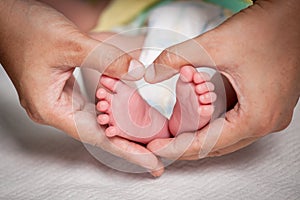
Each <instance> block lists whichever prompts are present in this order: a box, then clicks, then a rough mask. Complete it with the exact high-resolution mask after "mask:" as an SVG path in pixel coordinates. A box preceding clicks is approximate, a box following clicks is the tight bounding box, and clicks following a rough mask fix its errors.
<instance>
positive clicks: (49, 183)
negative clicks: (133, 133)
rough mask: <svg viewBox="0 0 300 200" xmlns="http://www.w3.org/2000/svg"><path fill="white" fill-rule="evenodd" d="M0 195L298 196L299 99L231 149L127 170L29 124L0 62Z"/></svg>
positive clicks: (190, 199)
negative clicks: (156, 172) (276, 126)
mask: <svg viewBox="0 0 300 200" xmlns="http://www.w3.org/2000/svg"><path fill="white" fill-rule="evenodd" d="M0 80H1V84H0V146H1V151H0V160H1V162H0V199H3V200H6V199H14V200H23V199H30V200H32V199H33V200H40V199H43V200H50V199H51V200H52V199H64V200H77V199H78V200H81V199H90V200H94V199H95V200H99V199H101V200H114V199H116V200H117V199H124V200H127V199H128V200H129V199H137V200H139V199H141V200H144V199H162V200H167V199H182V200H199V199H208V200H219V199H220V200H232V199H243V200H253V199H264V200H282V199H291V200H293V199H295V200H298V199H300V192H299V187H300V185H299V184H300V152H299V149H300V134H299V130H300V123H299V121H300V104H299V103H298V106H297V107H296V108H295V113H294V116H293V121H292V123H291V124H290V126H289V127H288V128H287V129H286V130H284V131H281V132H279V133H275V134H271V135H268V136H266V137H264V138H262V139H261V140H259V141H258V142H256V143H254V144H252V145H251V146H249V147H247V148H244V149H242V150H240V151H238V152H235V153H232V154H230V155H227V156H222V157H218V158H209V159H203V160H199V161H177V162H175V163H174V164H172V165H171V166H169V167H168V168H167V169H166V172H165V174H164V175H163V176H162V177H160V178H158V179H154V178H151V177H150V175H149V174H126V173H122V172H118V171H115V170H113V169H110V168H108V167H106V166H105V165H103V164H101V163H99V162H98V161H97V160H95V159H94V158H93V157H92V156H91V155H90V154H89V153H88V151H87V150H86V149H85V148H84V146H83V145H82V144H81V143H80V142H77V141H75V140H73V139H71V138H69V137H67V136H65V134H63V133H62V132H60V131H58V130H56V129H53V128H50V127H46V126H42V125H37V124H34V123H33V122H31V121H30V119H29V118H28V117H27V115H26V113H25V112H24V110H23V109H22V108H21V107H20V104H19V102H18V97H17V94H16V92H15V89H14V88H13V86H12V84H11V82H10V80H9V79H8V77H7V75H6V74H5V72H4V70H3V68H2V67H1V66H0Z"/></svg>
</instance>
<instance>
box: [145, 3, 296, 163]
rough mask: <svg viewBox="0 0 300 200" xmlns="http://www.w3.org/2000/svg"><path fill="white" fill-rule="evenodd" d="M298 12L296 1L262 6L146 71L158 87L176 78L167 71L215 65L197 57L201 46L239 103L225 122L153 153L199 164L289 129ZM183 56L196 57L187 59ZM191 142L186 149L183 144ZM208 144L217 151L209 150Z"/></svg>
mask: <svg viewBox="0 0 300 200" xmlns="http://www.w3.org/2000/svg"><path fill="white" fill-rule="evenodd" d="M299 9H300V6H299V3H298V2H297V1H294V0H289V1H285V2H282V1H276V0H274V1H263V0H262V1H257V3H255V4H254V5H253V6H251V7H250V8H248V9H246V10H244V11H242V12H240V13H238V14H237V15H235V16H233V17H232V18H230V19H229V20H228V21H226V22H225V23H223V24H222V25H221V26H219V27H218V28H216V29H214V30H212V31H210V32H208V33H206V34H204V35H201V36H199V37H197V38H195V39H194V40H191V41H187V42H184V43H181V44H178V45H175V46H173V47H170V48H169V49H167V50H165V51H164V52H163V53H162V54H161V55H160V56H159V57H158V58H157V59H156V61H155V62H154V66H153V68H150V69H149V70H147V71H146V75H145V77H146V79H147V80H148V82H152V83H153V82H158V81H160V80H163V79H166V78H168V77H169V76H171V75H172V73H174V72H171V71H170V73H161V71H162V70H161V69H162V66H166V67H165V69H167V68H168V67H172V68H173V69H175V71H178V70H179V69H180V68H181V67H182V66H185V65H191V64H193V66H195V67H199V66H211V62H210V61H209V59H208V58H206V57H205V56H201V55H200V54H199V55H198V56H197V55H196V54H197V52H195V51H193V49H192V48H189V47H191V46H192V45H190V44H193V43H195V42H196V43H197V44H199V45H200V46H202V47H203V48H204V49H205V50H206V52H207V53H208V54H209V55H210V57H211V58H212V60H213V61H214V62H215V65H216V67H217V70H219V72H220V73H222V74H223V75H224V76H225V77H227V78H228V80H229V81H230V83H231V84H232V86H233V88H234V90H235V92H236V94H237V100H238V102H237V103H236V105H235V106H234V108H233V109H232V110H229V111H227V112H226V114H225V118H224V119H221V118H219V119H216V120H215V121H213V122H211V123H210V124H209V125H208V126H206V127H205V128H204V129H202V130H200V131H196V133H183V134H181V135H179V136H178V137H176V138H170V139H157V140H154V141H152V142H151V143H149V144H148V148H149V149H150V150H151V151H152V152H155V154H157V155H159V156H162V157H167V158H170V159H176V158H178V157H179V159H184V160H195V159H199V158H200V157H205V156H220V155H224V154H228V153H231V152H234V151H236V150H239V149H241V148H243V147H245V146H247V145H249V144H251V143H253V142H254V141H256V140H258V139H259V138H261V137H263V136H265V135H267V134H269V133H272V132H276V131H280V130H282V129H284V128H286V127H287V126H288V125H289V123H290V121H291V119H292V116H293V110H294V107H295V105H296V104H297V101H298V99H299V96H300V57H299V55H300V46H299V44H300V27H299V24H298V23H299V21H300V18H299V15H298V14H297V12H298V11H297V10H299ZM183 54H184V55H187V56H188V55H189V54H195V55H196V56H191V57H190V58H189V59H183V58H182V55H183ZM184 57H185V56H184ZM188 60H192V62H190V61H188ZM165 71H166V70H165ZM218 131H221V132H220V134H219V133H217V132H218ZM191 138H192V139H193V141H192V143H191V145H190V146H189V147H188V148H187V149H186V145H183V144H184V143H185V141H187V140H190V139H191ZM211 140H216V141H211ZM207 143H210V144H213V147H212V148H211V149H205V147H208V146H209V145H206V144H207Z"/></svg>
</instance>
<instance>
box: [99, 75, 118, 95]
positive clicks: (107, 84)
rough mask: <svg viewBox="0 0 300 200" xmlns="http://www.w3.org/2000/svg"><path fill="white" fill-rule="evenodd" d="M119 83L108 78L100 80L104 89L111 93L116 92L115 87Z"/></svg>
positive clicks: (103, 77)
mask: <svg viewBox="0 0 300 200" xmlns="http://www.w3.org/2000/svg"><path fill="white" fill-rule="evenodd" d="M118 82H119V80H117V79H114V78H111V77H108V76H102V77H101V78H100V83H101V84H102V85H103V86H104V87H106V88H107V89H108V90H110V91H111V92H115V91H116V85H117V83H118Z"/></svg>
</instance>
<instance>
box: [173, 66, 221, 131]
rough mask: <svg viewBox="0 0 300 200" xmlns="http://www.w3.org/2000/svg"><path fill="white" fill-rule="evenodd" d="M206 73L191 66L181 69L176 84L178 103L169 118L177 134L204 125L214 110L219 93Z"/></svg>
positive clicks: (197, 128)
mask: <svg viewBox="0 0 300 200" xmlns="http://www.w3.org/2000/svg"><path fill="white" fill-rule="evenodd" d="M209 81H210V77H209V75H208V74H206V73H202V72H197V71H196V69H194V68H193V67H191V66H185V67H183V68H182V69H181V70H180V76H179V79H178V81H177V85H176V104H175V106H174V110H173V114H172V116H171V118H170V120H169V130H170V132H171V133H172V134H173V135H174V136H176V135H177V134H180V133H183V132H189V131H195V130H199V129H201V128H202V127H204V126H205V125H206V124H207V123H208V122H209V121H210V118H211V115H212V113H213V111H214V107H213V105H212V103H213V102H214V101H215V100H216V98H217V95H216V94H215V93H214V92H212V91H213V90H214V85H213V84H212V83H211V82H209Z"/></svg>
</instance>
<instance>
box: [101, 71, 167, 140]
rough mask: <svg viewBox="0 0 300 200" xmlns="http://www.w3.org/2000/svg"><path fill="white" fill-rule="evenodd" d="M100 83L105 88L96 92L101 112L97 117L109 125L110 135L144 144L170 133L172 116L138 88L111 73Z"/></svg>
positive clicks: (106, 130) (107, 134) (102, 123)
mask: <svg viewBox="0 0 300 200" xmlns="http://www.w3.org/2000/svg"><path fill="white" fill-rule="evenodd" d="M100 85H101V86H102V88H99V89H98V90H97V92H96V97H97V98H98V99H99V101H98V103H97V106H96V108H97V110H98V111H99V112H100V113H101V114H99V115H98V117H97V121H98V123H99V124H100V125H106V126H107V128H106V129H105V133H106V136H107V137H114V136H120V137H123V138H126V139H129V140H132V141H135V142H140V143H144V144H146V143H148V142H150V141H151V140H153V139H155V138H168V137H170V134H169V130H168V120H167V119H166V118H165V117H164V116H163V115H161V114H160V113H159V112H158V111H157V110H155V109H154V108H152V107H151V106H149V105H148V104H147V103H146V102H145V101H144V99H143V98H142V97H141V96H140V95H139V93H138V91H137V90H136V89H135V88H132V87H130V86H128V85H126V84H125V83H124V82H122V81H120V80H117V79H113V78H110V77H107V76H102V77H101V78H100Z"/></svg>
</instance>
